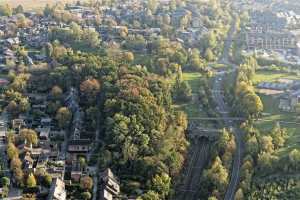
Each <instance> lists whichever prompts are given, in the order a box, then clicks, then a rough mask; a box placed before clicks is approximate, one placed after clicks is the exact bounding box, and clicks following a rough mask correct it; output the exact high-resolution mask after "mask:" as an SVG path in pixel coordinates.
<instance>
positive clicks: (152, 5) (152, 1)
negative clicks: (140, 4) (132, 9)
mask: <svg viewBox="0 0 300 200" xmlns="http://www.w3.org/2000/svg"><path fill="white" fill-rule="evenodd" d="M157 6H158V2H157V0H148V9H149V10H151V12H152V13H155V12H156V9H157Z"/></svg>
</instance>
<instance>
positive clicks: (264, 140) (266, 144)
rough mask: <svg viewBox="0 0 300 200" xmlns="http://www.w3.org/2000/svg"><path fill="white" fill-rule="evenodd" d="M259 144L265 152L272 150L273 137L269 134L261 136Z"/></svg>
mask: <svg viewBox="0 0 300 200" xmlns="http://www.w3.org/2000/svg"><path fill="white" fill-rule="evenodd" d="M260 145H261V150H262V151H264V152H267V153H273V152H274V144H273V138H272V137H271V136H262V137H261V141H260Z"/></svg>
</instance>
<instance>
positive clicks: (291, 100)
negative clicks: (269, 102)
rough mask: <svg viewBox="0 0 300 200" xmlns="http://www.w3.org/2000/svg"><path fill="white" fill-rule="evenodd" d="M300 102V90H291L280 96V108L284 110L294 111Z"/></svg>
mask: <svg viewBox="0 0 300 200" xmlns="http://www.w3.org/2000/svg"><path fill="white" fill-rule="evenodd" d="M299 102H300V90H296V91H289V92H287V93H285V94H284V95H282V96H281V97H280V98H279V105H278V108H279V109H280V110H282V111H286V112H293V111H295V108H296V105H297V104H298V103H299Z"/></svg>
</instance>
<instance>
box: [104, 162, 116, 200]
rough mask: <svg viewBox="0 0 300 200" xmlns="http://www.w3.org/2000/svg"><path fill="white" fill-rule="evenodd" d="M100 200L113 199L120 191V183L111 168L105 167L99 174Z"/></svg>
mask: <svg viewBox="0 0 300 200" xmlns="http://www.w3.org/2000/svg"><path fill="white" fill-rule="evenodd" d="M99 180H100V181H99V197H100V200H113V199H114V198H115V197H117V196H118V195H119V193H120V185H119V181H118V180H117V178H116V177H115V176H114V174H113V173H112V171H111V169H109V168H108V169H106V170H105V171H104V172H102V173H100V175H99Z"/></svg>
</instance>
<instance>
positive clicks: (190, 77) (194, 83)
mask: <svg viewBox="0 0 300 200" xmlns="http://www.w3.org/2000/svg"><path fill="white" fill-rule="evenodd" d="M182 77H183V80H184V81H187V82H188V83H189V85H190V86H191V88H192V91H193V93H198V90H199V84H200V77H201V74H200V73H199V72H184V73H183V74H182Z"/></svg>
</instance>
